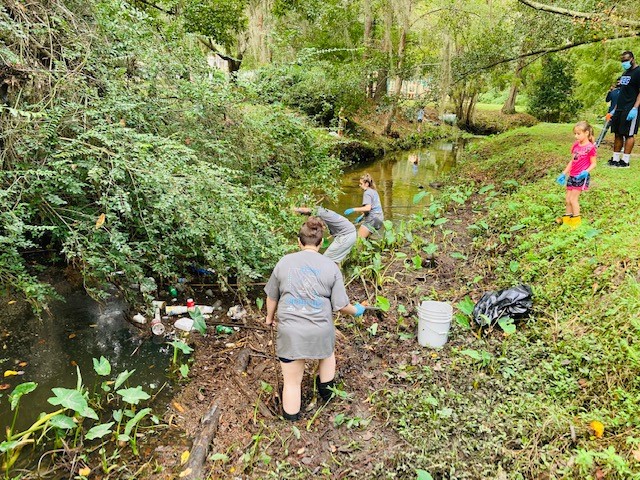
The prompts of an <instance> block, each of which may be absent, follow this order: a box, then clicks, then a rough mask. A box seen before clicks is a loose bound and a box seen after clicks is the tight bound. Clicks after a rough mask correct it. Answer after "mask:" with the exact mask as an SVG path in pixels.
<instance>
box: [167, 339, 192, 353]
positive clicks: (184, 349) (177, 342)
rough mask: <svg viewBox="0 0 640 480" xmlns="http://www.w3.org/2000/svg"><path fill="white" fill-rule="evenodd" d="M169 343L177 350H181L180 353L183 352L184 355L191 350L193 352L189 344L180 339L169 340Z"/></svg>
mask: <svg viewBox="0 0 640 480" xmlns="http://www.w3.org/2000/svg"><path fill="white" fill-rule="evenodd" d="M169 345H172V346H173V348H177V349H178V350H181V351H182V353H184V354H185V355H188V354H190V353H191V352H193V348H191V347H190V346H189V345H187V344H186V343H184V342H183V341H182V340H174V341H173V342H169Z"/></svg>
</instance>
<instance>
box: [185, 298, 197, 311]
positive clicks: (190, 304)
mask: <svg viewBox="0 0 640 480" xmlns="http://www.w3.org/2000/svg"><path fill="white" fill-rule="evenodd" d="M195 309H196V302H194V301H193V298H187V310H188V311H189V312H192V311H194V310H195Z"/></svg>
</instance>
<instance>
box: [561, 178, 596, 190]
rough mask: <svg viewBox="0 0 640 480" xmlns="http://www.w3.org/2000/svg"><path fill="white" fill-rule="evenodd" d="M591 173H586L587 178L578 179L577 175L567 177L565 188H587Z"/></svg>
mask: <svg viewBox="0 0 640 480" xmlns="http://www.w3.org/2000/svg"><path fill="white" fill-rule="evenodd" d="M590 180H591V175H587V178H583V179H581V180H578V178H577V177H569V180H567V190H589V184H590V183H591V182H590Z"/></svg>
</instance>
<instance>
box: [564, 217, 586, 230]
mask: <svg viewBox="0 0 640 480" xmlns="http://www.w3.org/2000/svg"><path fill="white" fill-rule="evenodd" d="M567 224H568V225H569V226H570V227H571V228H578V227H579V226H580V225H582V217H581V216H580V215H576V216H574V217H570V218H569V221H568V222H567Z"/></svg>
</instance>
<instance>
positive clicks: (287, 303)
mask: <svg viewBox="0 0 640 480" xmlns="http://www.w3.org/2000/svg"><path fill="white" fill-rule="evenodd" d="M264 291H265V293H266V294H267V296H268V297H269V298H271V299H272V300H277V301H278V339H277V354H278V356H279V357H281V358H287V359H289V360H299V359H303V358H308V359H322V358H328V357H330V356H331V354H332V353H333V350H334V347H335V330H334V326H333V312H334V311H338V310H340V309H342V308H344V307H346V306H347V305H348V304H349V298H348V297H347V292H346V290H345V287H344V280H343V278H342V273H341V272H340V269H339V268H338V266H337V265H336V264H335V262H333V261H332V260H330V259H329V258H327V257H325V256H323V255H321V254H320V253H318V252H315V251H313V250H301V251H299V252H296V253H291V254H289V255H285V256H284V257H282V258H281V259H280V261H279V262H278V263H277V264H276V266H275V268H274V269H273V272H272V273H271V277H270V278H269V281H268V282H267V285H266V286H265V287H264Z"/></svg>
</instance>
